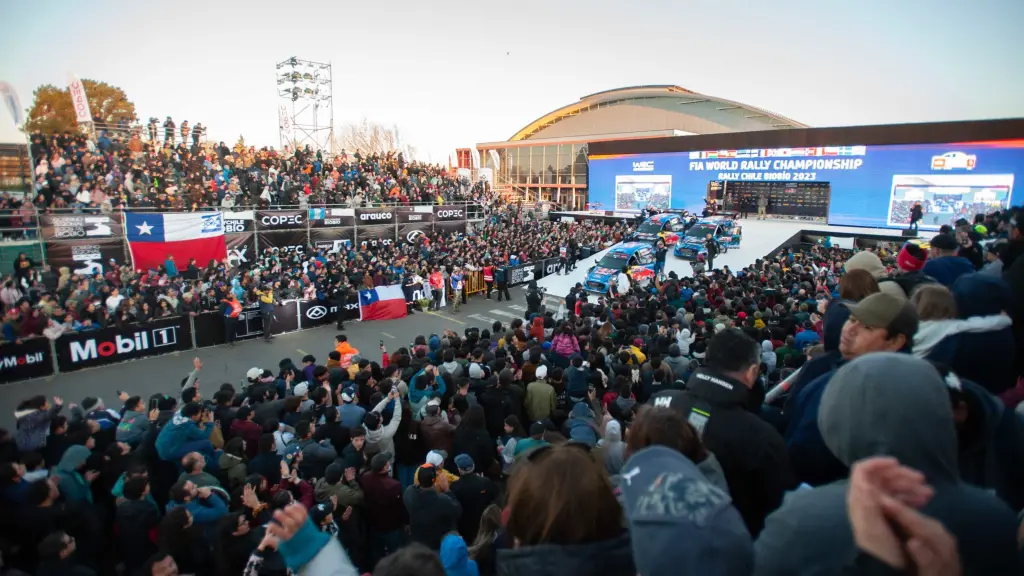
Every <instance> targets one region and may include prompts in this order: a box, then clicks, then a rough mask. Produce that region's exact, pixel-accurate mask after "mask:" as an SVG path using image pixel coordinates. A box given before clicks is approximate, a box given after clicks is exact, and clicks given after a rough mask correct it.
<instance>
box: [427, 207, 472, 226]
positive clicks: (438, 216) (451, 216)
mask: <svg viewBox="0 0 1024 576" xmlns="http://www.w3.org/2000/svg"><path fill="white" fill-rule="evenodd" d="M465 219H466V207H465V206H434V221H436V222H453V221H456V220H465Z"/></svg>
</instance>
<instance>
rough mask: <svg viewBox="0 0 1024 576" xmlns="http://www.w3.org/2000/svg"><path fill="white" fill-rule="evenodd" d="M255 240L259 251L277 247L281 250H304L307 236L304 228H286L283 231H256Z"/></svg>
mask: <svg viewBox="0 0 1024 576" xmlns="http://www.w3.org/2000/svg"><path fill="white" fill-rule="evenodd" d="M256 234H257V238H256V241H257V242H258V243H259V249H260V253H263V252H266V250H267V248H277V249H278V250H280V251H282V252H305V251H306V245H307V244H309V238H308V237H307V236H306V231H305V230H287V231H284V232H257V233H256Z"/></svg>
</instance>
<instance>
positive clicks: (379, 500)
mask: <svg viewBox="0 0 1024 576" xmlns="http://www.w3.org/2000/svg"><path fill="white" fill-rule="evenodd" d="M359 484H360V486H361V487H362V489H363V496H364V502H365V507H366V519H367V527H368V528H369V532H370V534H369V536H370V565H376V564H377V562H378V561H379V560H380V559H381V558H383V557H385V556H387V555H388V554H391V553H392V552H395V551H396V550H398V549H399V548H401V547H402V545H403V544H405V530H404V526H405V524H406V521H407V519H408V514H407V512H406V510H405V506H404V504H403V502H402V484H401V482H399V481H398V480H396V479H394V478H392V477H391V454H387V453H381V454H375V455H374V457H373V458H372V459H371V460H370V469H369V470H368V471H367V472H366V473H364V474H363V475H362V476H360V477H359Z"/></svg>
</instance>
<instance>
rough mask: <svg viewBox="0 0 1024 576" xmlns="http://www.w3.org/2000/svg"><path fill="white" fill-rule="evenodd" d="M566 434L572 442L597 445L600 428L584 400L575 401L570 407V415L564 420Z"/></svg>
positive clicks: (591, 445)
mask: <svg viewBox="0 0 1024 576" xmlns="http://www.w3.org/2000/svg"><path fill="white" fill-rule="evenodd" d="M565 431H566V436H567V437H568V438H569V440H572V441H573V442H582V443H583V444H586V445H587V446H590V447H594V446H597V440H598V438H599V437H600V428H598V426H597V423H596V422H594V415H593V414H592V413H591V412H590V408H588V407H587V405H586V403H584V402H577V403H576V405H575V406H573V407H572V412H571V413H570V417H569V419H568V420H566V421H565Z"/></svg>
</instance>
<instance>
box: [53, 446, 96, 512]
mask: <svg viewBox="0 0 1024 576" xmlns="http://www.w3.org/2000/svg"><path fill="white" fill-rule="evenodd" d="M89 454H90V452H89V449H88V448H86V447H85V446H81V445H78V444H76V445H74V446H71V447H69V448H68V449H67V450H66V451H64V456H63V457H61V459H60V463H59V464H57V466H55V467H54V469H53V475H54V476H57V477H58V478H60V480H59V481H58V482H59V484H58V486H59V488H60V493H61V496H63V497H64V500H66V501H68V502H83V501H85V502H89V503H92V488H91V487H90V486H89V483H88V482H86V481H85V477H83V476H82V473H81V472H79V468H80V467H81V466H82V465H83V464H85V461H86V460H87V459H88V458H89Z"/></svg>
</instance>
